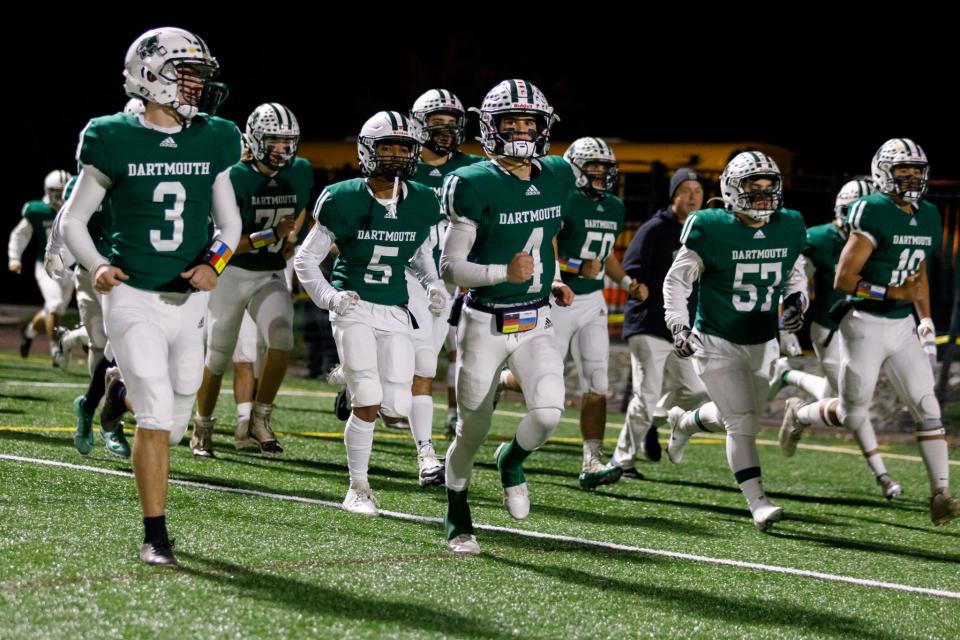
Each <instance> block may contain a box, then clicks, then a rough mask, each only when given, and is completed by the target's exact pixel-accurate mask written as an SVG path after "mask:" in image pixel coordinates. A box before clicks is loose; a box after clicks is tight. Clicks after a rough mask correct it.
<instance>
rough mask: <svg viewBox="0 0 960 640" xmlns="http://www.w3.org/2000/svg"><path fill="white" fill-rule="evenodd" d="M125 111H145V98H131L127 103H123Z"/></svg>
mask: <svg viewBox="0 0 960 640" xmlns="http://www.w3.org/2000/svg"><path fill="white" fill-rule="evenodd" d="M123 112H124V113H135V114H139V113H143V100H141V99H140V98H130V99H129V100H127V104H125V105H123Z"/></svg>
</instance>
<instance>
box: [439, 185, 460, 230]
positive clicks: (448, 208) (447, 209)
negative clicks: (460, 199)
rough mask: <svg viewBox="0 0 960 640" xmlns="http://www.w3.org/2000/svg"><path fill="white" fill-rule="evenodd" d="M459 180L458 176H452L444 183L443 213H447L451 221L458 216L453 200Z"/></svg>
mask: <svg viewBox="0 0 960 640" xmlns="http://www.w3.org/2000/svg"><path fill="white" fill-rule="evenodd" d="M459 180H460V179H459V178H458V177H457V176H455V175H451V176H449V177H448V178H447V179H446V180H444V181H443V194H442V198H441V204H442V205H443V213H446V214H447V216H448V217H449V218H450V219H451V220H452V219H453V218H454V217H455V216H456V215H457V212H456V211H455V210H454V208H453V199H454V193H455V192H456V190H457V183H458V182H459Z"/></svg>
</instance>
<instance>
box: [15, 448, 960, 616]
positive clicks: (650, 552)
mask: <svg viewBox="0 0 960 640" xmlns="http://www.w3.org/2000/svg"><path fill="white" fill-rule="evenodd" d="M0 460H6V461H9V462H21V463H26V464H34V465H44V466H50V467H59V468H61V469H70V470H73V471H87V472H90V473H100V474H103V475H110V476H118V477H122V478H131V477H133V474H131V473H128V472H126V471H116V470H114V469H103V468H101V467H92V466H88V465H80V464H72V463H69V462H59V461H57V460H44V459H40V458H27V457H23V456H13V455H7V454H0ZM170 484H175V485H179V486H183V487H191V488H194V489H204V490H206V491H219V492H221V493H235V494H240V495H248V496H256V497H258V498H266V499H268V500H282V501H285V502H299V503H303V504H312V505H316V506H320V507H326V508H328V509H342V506H341V505H340V503H339V502H331V501H330V500H317V499H314V498H304V497H301V496H294V495H285V494H280V493H269V492H266V491H254V490H252V489H240V488H238V487H225V486H220V485H213V484H207V483H204V482H194V481H192V480H176V479H171V480H170ZM380 514H381V515H383V516H386V517H388V518H394V519H396V520H405V521H408V522H426V523H430V524H442V523H443V520H442V519H441V518H432V517H428V516H420V515H416V514H412V513H403V512H399V511H385V510H381V511H380ZM474 526H475V528H476V529H479V530H481V531H496V532H499V533H507V534H510V535H516V536H521V537H524V538H534V539H537V540H551V541H554V542H566V543H570V544H578V545H582V546H586V547H594V548H598V549H609V550H612V551H622V552H624V553H636V554H639V555H645V556H654V557H658V558H667V559H670V560H681V561H688V562H699V563H702V564H712V565H717V566H723V567H735V568H737V569H748V570H752V571H762V572H767V573H779V574H785V575H791V576H797V577H801V578H813V579H816V580H826V581H829V582H840V583H844V584H852V585H856V586H860V587H870V588H874V589H886V590H890V591H901V592H906V593H916V594H920V595H926V596H936V597H939V598H949V599H951V600H960V592H956V591H945V590H943V589H929V588H926V587H913V586H910V585H906V584H898V583H896V582H884V581H881V580H866V579H863V578H853V577H850V576H841V575H836V574H832V573H823V572H820V571H807V570H806V569H795V568H793V567H781V566H777V565H770V564H760V563H757V562H743V561H741V560H731V559H728V558H713V557H710V556H701V555H695V554H690V553H680V552H677V551H665V550H662V549H649V548H646V547H634V546H630V545H624V544H616V543H613V542H604V541H602V540H590V539H588V538H578V537H575V536H565V535H556V534H552V533H541V532H538V531H524V530H521V529H513V528H510V527H496V526H493V525H484V524H479V525H474Z"/></svg>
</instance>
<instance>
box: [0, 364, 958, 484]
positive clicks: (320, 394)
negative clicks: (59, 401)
mask: <svg viewBox="0 0 960 640" xmlns="http://www.w3.org/2000/svg"><path fill="white" fill-rule="evenodd" d="M0 383H2V384H7V385H11V386H15V387H61V388H63V387H70V388H84V389H85V388H86V387H87V385H85V384H79V383H77V382H63V383H61V382H20V381H17V380H3V381H0ZM220 393H221V394H229V395H233V390H232V389H222V390H221V391H220ZM277 395H281V396H293V397H316V398H333V397H336V394H335V393H331V392H329V391H305V390H304V391H298V390H296V389H283V388H281V389H280V391H278V392H277ZM433 407H434V409H446V408H447V405H445V404H442V403H440V402H435V403H434V404H433ZM494 413H495V414H496V415H498V416H506V417H508V418H523V417H524V416H525V415H526V414H525V413H520V412H518V411H499V410H498V411H494ZM560 422H563V423H564V424H575V425H578V426H579V424H580V421H579V420H574V419H573V418H560ZM621 426H623V425H620V424H616V423H613V422H608V423H607V427H608V428H611V429H619V428H620V427H621ZM694 437H695V438H714V439H717V440H724V439H726V437H727V436H726V435H724V434H720V433H698V434H696V435H695V436H694ZM605 440H606V441H609V442H616V439H610V438H606V439H605ZM757 444H762V445H765V446H777V447H779V446H780V443H779V442H777V441H776V440H760V439H758V440H757ZM797 448H798V449H808V450H810V451H824V452H827V453H844V454H847V455H852V456H861V455H863V454H862V453H860V449H857V448H855V447H831V446H827V445H821V444H805V443H803V442H801V443H800V444H798V445H797ZM883 457H884V458H890V459H891V460H908V461H910V462H923V458H921V457H920V456H911V455H906V454H902V453H886V452H883ZM948 463H949V464H950V465H953V466H956V467H960V460H949V461H948Z"/></svg>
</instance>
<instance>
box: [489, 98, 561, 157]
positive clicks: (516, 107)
mask: <svg viewBox="0 0 960 640" xmlns="http://www.w3.org/2000/svg"><path fill="white" fill-rule="evenodd" d="M470 111H475V112H476V113H478V114H479V115H480V137H479V138H477V139H478V140H479V141H480V143H481V144H482V145H483V148H484V150H485V151H486V152H487V153H488V154H490V155H494V156H507V157H511V158H539V157H541V156H545V155H547V153H548V152H549V151H550V129H551V127H553V123H554V122H556V121H558V120H559V119H560V118H559V117H557V116H556V115H555V114H554V113H553V107H551V106H550V103H548V102H547V98H546V97H545V96H544V95H543V92H541V91H540V89H538V88H537V87H535V86H534V85H533V83H531V82H527V81H526V80H504V81H503V82H501V83H500V84H498V85H497V86H495V87H494V88H493V89H490V91H489V92H487V95H486V97H485V98H484V99H483V104H481V105H480V108H479V109H477V108H476V107H471V108H470ZM507 114H514V115H526V116H533V117H534V118H536V121H537V130H536V132H535V133H534V137H533V140H516V139H514V136H513V135H512V134H511V132H501V131H500V121H501V119H502V118H503V116H505V115H507Z"/></svg>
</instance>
